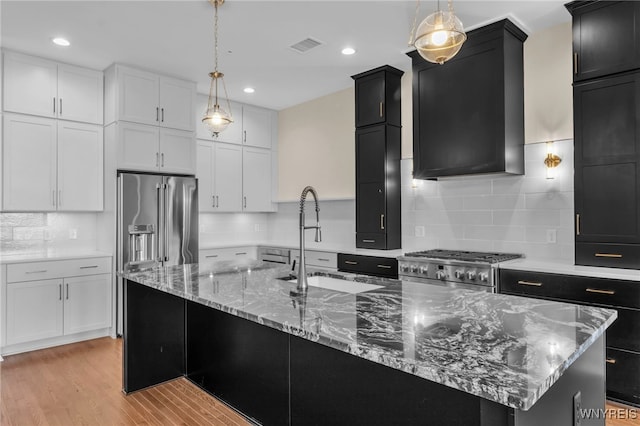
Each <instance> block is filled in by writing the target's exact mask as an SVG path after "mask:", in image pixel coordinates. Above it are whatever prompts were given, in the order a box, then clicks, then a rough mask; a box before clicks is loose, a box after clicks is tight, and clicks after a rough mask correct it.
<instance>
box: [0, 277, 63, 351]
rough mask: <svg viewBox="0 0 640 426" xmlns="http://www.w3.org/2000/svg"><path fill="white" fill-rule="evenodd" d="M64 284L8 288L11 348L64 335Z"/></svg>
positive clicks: (26, 284)
mask: <svg viewBox="0 0 640 426" xmlns="http://www.w3.org/2000/svg"><path fill="white" fill-rule="evenodd" d="M62 310H63V308H62V280H44V281H27V282H23V283H9V284H7V341H6V343H7V344H8V345H13V344H16V343H22V342H29V341H33V340H39V339H46V338H49V337H56V336H61V335H62Z"/></svg>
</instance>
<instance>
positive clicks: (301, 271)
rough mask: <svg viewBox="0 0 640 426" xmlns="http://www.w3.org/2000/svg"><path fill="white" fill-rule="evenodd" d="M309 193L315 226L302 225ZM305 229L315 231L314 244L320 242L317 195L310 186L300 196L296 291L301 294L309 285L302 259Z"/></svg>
mask: <svg viewBox="0 0 640 426" xmlns="http://www.w3.org/2000/svg"><path fill="white" fill-rule="evenodd" d="M308 193H311V195H313V199H314V200H315V202H316V226H305V223H304V203H305V201H306V200H307V194H308ZM306 229H315V230H316V238H315V241H316V242H318V243H319V242H320V241H322V232H321V230H320V207H319V206H318V193H317V192H316V190H315V189H314V188H313V187H312V186H307V187H306V188H304V189H303V190H302V194H301V195H300V263H299V264H298V288H297V289H298V291H299V292H303V291H306V290H307V287H309V284H308V283H307V268H306V265H305V259H304V231H305V230H306Z"/></svg>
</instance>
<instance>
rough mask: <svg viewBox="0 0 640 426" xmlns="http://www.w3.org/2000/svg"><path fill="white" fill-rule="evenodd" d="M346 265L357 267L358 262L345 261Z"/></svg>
mask: <svg viewBox="0 0 640 426" xmlns="http://www.w3.org/2000/svg"><path fill="white" fill-rule="evenodd" d="M344 263H346V264H347V265H357V264H358V262H354V261H353V260H345V261H344Z"/></svg>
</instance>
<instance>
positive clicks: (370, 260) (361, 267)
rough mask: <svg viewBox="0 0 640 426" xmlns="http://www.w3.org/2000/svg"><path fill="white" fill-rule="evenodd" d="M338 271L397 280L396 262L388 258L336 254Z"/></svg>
mask: <svg viewBox="0 0 640 426" xmlns="http://www.w3.org/2000/svg"><path fill="white" fill-rule="evenodd" d="M338 270H339V271H343V272H353V273H356V274H366V275H373V276H376V277H385V278H398V261H397V260H396V259H394V258H389V257H377V256H362V255H356V254H344V253H338Z"/></svg>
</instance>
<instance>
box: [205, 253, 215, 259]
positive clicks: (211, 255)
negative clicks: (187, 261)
mask: <svg viewBox="0 0 640 426" xmlns="http://www.w3.org/2000/svg"><path fill="white" fill-rule="evenodd" d="M205 257H206V258H207V259H210V258H212V257H218V255H217V254H210V255H208V256H205Z"/></svg>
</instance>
